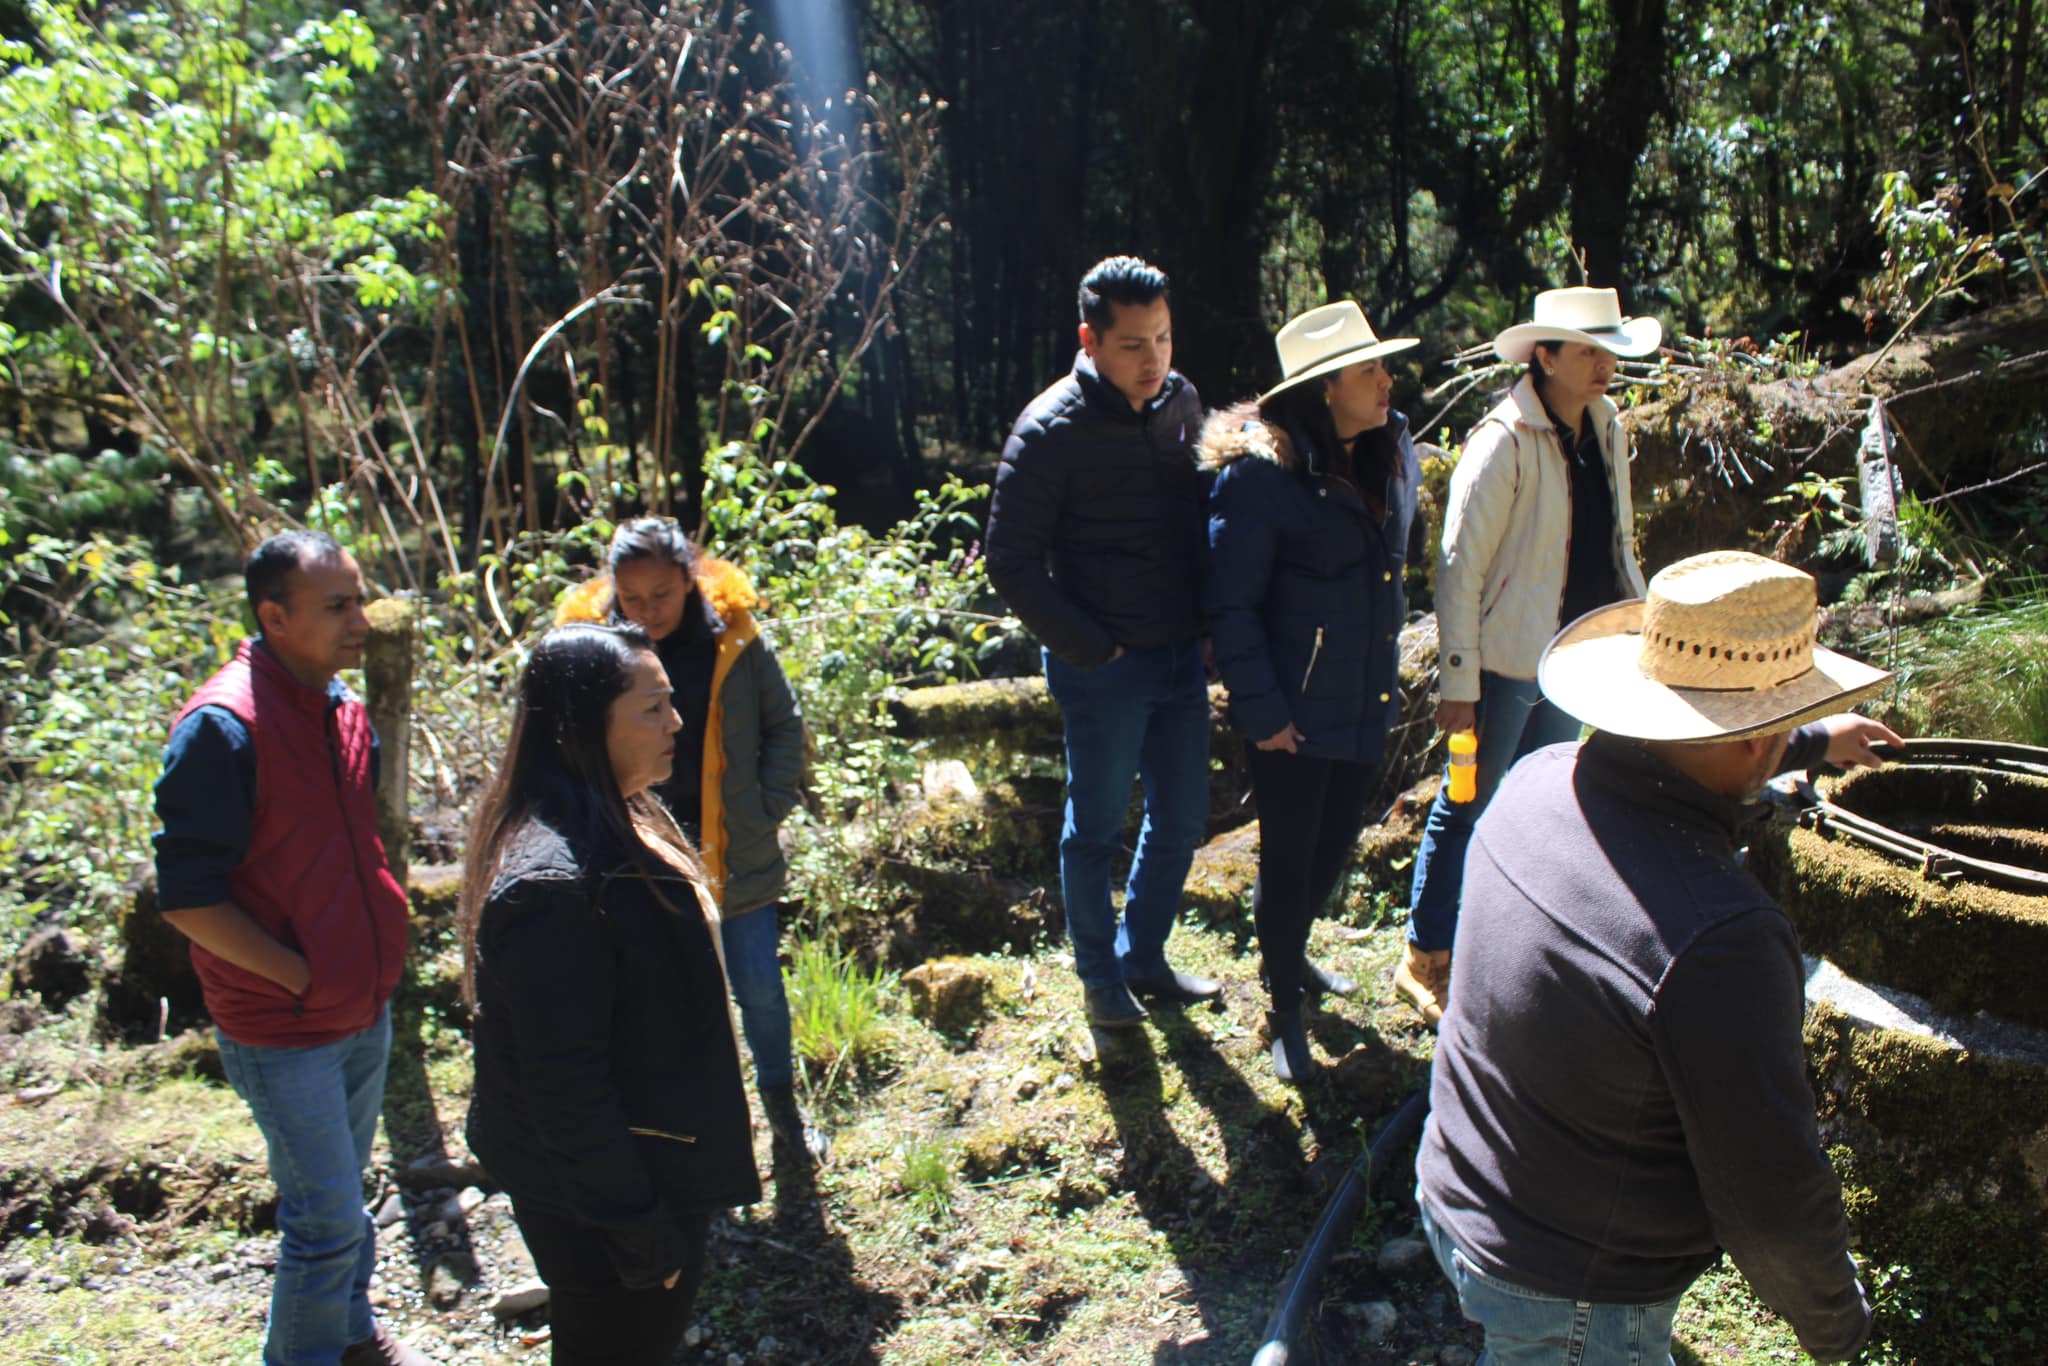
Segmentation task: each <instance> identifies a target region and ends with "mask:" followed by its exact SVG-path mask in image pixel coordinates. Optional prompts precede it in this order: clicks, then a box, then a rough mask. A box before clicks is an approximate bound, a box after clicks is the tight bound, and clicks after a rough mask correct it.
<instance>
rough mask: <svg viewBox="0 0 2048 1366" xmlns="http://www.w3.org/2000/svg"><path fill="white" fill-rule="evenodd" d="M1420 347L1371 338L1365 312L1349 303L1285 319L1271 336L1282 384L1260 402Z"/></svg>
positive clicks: (1415, 340)
mask: <svg viewBox="0 0 2048 1366" xmlns="http://www.w3.org/2000/svg"><path fill="white" fill-rule="evenodd" d="M1419 344H1420V342H1419V339H1418V338H1415V337H1396V338H1394V339H1393V340H1391V341H1381V340H1380V339H1379V338H1378V337H1376V336H1374V335H1373V330H1372V324H1371V323H1369V322H1367V321H1366V320H1365V310H1364V309H1362V308H1360V307H1359V306H1358V305H1357V304H1355V303H1353V302H1351V300H1349V299H1345V300H1342V301H1341V302H1338V303H1334V304H1324V305H1323V306H1322V307H1321V308H1311V309H1310V310H1309V311H1308V312H1306V313H1304V314H1302V315H1301V316H1300V317H1298V318H1290V319H1288V321H1287V325H1286V326H1284V327H1282V328H1281V329H1280V331H1279V332H1278V333H1276V334H1275V335H1274V337H1273V346H1274V349H1276V350H1277V351H1279V353H1280V374H1281V380H1280V382H1279V383H1278V384H1276V385H1274V386H1273V387H1272V388H1270V389H1268V390H1267V391H1266V392H1265V393H1263V394H1260V395H1259V402H1261V403H1264V402H1266V401H1267V400H1268V399H1270V398H1272V397H1273V395H1275V394H1278V393H1281V392H1284V391H1285V390H1288V389H1292V388H1293V387H1294V386H1295V385H1297V384H1301V383H1303V382H1305V381H1307V380H1312V379H1314V378H1316V377H1317V376H1318V375H1327V374H1329V373H1330V372H1331V371H1333V370H1342V369H1343V368H1344V367H1345V366H1347V365H1356V364H1358V363H1359V362H1360V361H1366V360H1376V359H1377V358H1379V357H1381V356H1391V355H1393V354H1394V352H1396V351H1406V350H1407V349H1408V348H1409V347H1411V346H1416V345H1419Z"/></svg>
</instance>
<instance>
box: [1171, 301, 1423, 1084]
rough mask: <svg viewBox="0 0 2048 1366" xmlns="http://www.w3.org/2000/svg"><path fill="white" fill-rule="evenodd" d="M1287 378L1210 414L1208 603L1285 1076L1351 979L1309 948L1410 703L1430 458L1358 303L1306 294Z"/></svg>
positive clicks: (1286, 356)
mask: <svg viewBox="0 0 2048 1366" xmlns="http://www.w3.org/2000/svg"><path fill="white" fill-rule="evenodd" d="M1275 341H1276V345H1277V347H1278V349H1279V352H1280V365H1281V369H1282V372H1283V378H1282V379H1281V381H1280V383H1279V384H1277V385H1275V386H1274V387H1273V388H1272V389H1270V390H1269V391H1267V392H1266V393H1265V394H1262V395H1261V396H1260V397H1259V399H1258V401H1257V402H1256V403H1255V404H1254V403H1244V404H1239V405H1238V406H1237V407H1235V408H1230V409H1227V410H1225V411H1223V412H1220V413H1217V414H1216V415H1215V416H1213V417H1211V418H1210V419H1209V422H1208V425H1207V426H1206V427H1205V428H1204V429H1203V432H1202V441H1201V458H1202V461H1203V463H1204V464H1205V465H1206V466H1207V467H1208V468H1210V469H1213V470H1215V471H1217V475H1216V481H1215V484H1214V487H1213V488H1212V490H1211V492H1210V496H1209V560H1208V566H1207V570H1206V573H1205V575H1204V580H1203V607H1204V610H1205V611H1206V613H1207V615H1208V619H1209V634H1210V638H1211V640H1212V642H1213V643H1214V645H1215V651H1216V668H1217V671H1218V672H1219V673H1221V674H1222V675H1223V682H1224V686H1225V687H1226V688H1228V689H1229V692H1230V721H1231V725H1232V727H1233V728H1235V729H1236V730H1237V731H1238V733H1239V734H1241V735H1243V736H1244V737H1245V738H1246V739H1247V740H1249V741H1250V742H1251V750H1250V758H1251V780H1252V797H1253V800H1254V801H1255V802H1256V803H1257V805H1258V812H1259V873H1258V881H1257V883H1256V884H1255V885H1254V887H1253V890H1252V919H1253V921H1254V922H1255V924H1256V925H1257V928H1258V935H1259V955H1260V960H1261V964H1262V969H1263V975H1264V977H1265V979H1266V987H1267V990H1268V991H1269V992H1270V993H1271V999H1272V1013H1271V1015H1270V1016H1269V1017H1268V1024H1269V1027H1270V1032H1271V1035H1272V1043H1273V1066H1274V1069H1275V1070H1276V1071H1277V1072H1278V1074H1279V1076H1280V1078H1281V1080H1283V1081H1290V1082H1293V1083H1295V1084H1297V1085H1298V1084H1300V1083H1302V1082H1305V1081H1306V1080H1307V1079H1308V1077H1309V1075H1310V1073H1311V1071H1312V1070H1313V1067H1314V1063H1313V1061H1312V1058H1311V1055H1310V1053H1309V1046H1308V1036H1307V1034H1306V1032H1305V1030H1304V1029H1303V1026H1302V1017H1301V1007H1302V1001H1303V997H1304V995H1305V994H1306V995H1310V996H1318V995H1321V994H1322V993H1324V992H1334V993H1336V994H1339V995H1350V994H1351V993H1353V992H1355V991H1356V990H1357V989H1358V988H1357V985H1356V983H1353V982H1350V981H1348V980H1345V979H1344V978H1342V977H1340V976H1338V975H1337V974H1335V973H1331V972H1328V971H1325V970H1324V969H1322V968H1319V967H1318V966H1317V965H1316V964H1314V963H1312V962H1310V961H1309V960H1308V958H1307V956H1306V955H1307V948H1308V937H1309V927H1310V925H1311V924H1312V923H1313V922H1314V920H1315V917H1316V914H1317V913H1318V912H1319V911H1320V910H1321V909H1322V907H1323V906H1324V904H1325V903H1327V902H1328V901H1329V899H1330V896H1331V894H1332V893H1333V892H1334V891H1335V890H1336V888H1337V883H1338V880H1339V879H1340V878H1341V877H1342V876H1343V873H1344V870H1345V868H1346V866H1347V865H1348V864H1349V863H1350V861H1351V856H1352V851H1353V850H1354V849H1355V848H1356V847H1357V844H1358V835H1359V832H1360V831H1361V830H1362V829H1364V827H1365V818H1366V803H1367V801H1368V800H1369V799H1370V797H1371V795H1372V779H1373V775H1374V772H1375V770H1376V769H1377V767H1378V765H1379V759H1380V752H1381V749H1382V747H1383V746H1384V744H1385V741H1386V735H1387V731H1388V730H1389V729H1390V728H1391V727H1392V725H1393V722H1394V719H1395V716H1396V715H1397V711H1398V702H1397V700H1396V699H1397V682H1396V676H1397V671H1398V664H1399V658H1400V633H1401V625H1402V622H1403V619H1404V617H1405V615H1406V608H1407V603H1406V598H1405V597H1404V594H1403V590H1402V583H1401V571H1402V568H1403V566H1404V565H1405V563H1406V560H1407V553H1408V535H1409V530H1410V528H1411V527H1412V526H1413V524H1414V521H1415V494H1416V488H1417V486H1418V485H1419V483H1420V479H1421V470H1420V466H1419V464H1418V462H1417V460H1416V457H1415V447H1414V445H1413V443H1411V442H1410V441H1409V439H1408V424H1407V420H1406V419H1405V418H1403V417H1402V416H1401V414H1399V413H1397V412H1395V411H1394V410H1393V406H1392V401H1391V399H1392V392H1393V380H1392V378H1391V377H1390V376H1389V375H1388V374H1387V371H1386V367H1385V365H1384V364H1383V363H1382V358H1384V357H1386V356H1388V355H1391V354H1393V353H1394V352H1397V351H1404V350H1406V349H1407V348H1409V347H1411V346H1414V345H1415V341H1414V339H1412V338H1404V339H1399V340H1392V341H1382V340H1380V339H1379V338H1378V337H1377V336H1376V335H1374V333H1373V330H1372V326H1371V324H1369V323H1368V322H1367V321H1366V318H1365V313H1364V311H1363V310H1362V309H1360V308H1359V306H1358V305H1357V304H1355V303H1351V302H1348V301H1346V302H1342V303H1334V304H1329V305H1326V306H1325V307H1322V308H1314V309H1310V310H1309V311H1308V312H1306V313H1304V314H1302V315H1301V316H1300V317H1298V318H1295V319H1293V320H1292V321H1290V322H1289V323H1288V324H1287V325H1286V326H1285V327H1283V328H1281V329H1280V332H1279V334H1278V336H1277V338H1276V339H1275Z"/></svg>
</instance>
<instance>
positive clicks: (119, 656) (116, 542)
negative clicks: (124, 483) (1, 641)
mask: <svg viewBox="0 0 2048 1366" xmlns="http://www.w3.org/2000/svg"><path fill="white" fill-rule="evenodd" d="M0 603H4V604H6V607H5V608H4V609H0V627H4V629H5V630H6V632H7V634H8V636H9V639H8V641H7V646H6V649H5V651H4V653H0V939H11V938H13V937H14V936H16V935H18V934H19V933H20V932H21V930H22V929H23V928H24V927H25V925H26V923H27V921H28V920H29V919H30V918H32V917H34V916H36V915H38V914H41V913H44V912H46V911H50V912H54V913H56V914H58V915H59V916H60V917H61V918H62V919H63V920H65V921H66V922H68V923H70V924H73V925H76V926H79V927H80V928H83V929H85V930H87V931H88V932H89V933H92V934H94V935H95V936H96V937H99V938H101V939H102V940H103V941H104V940H105V939H107V938H109V937H110V936H111V933H112V929H113V923H114V922H113V919H112V916H111V914H110V913H111V912H112V911H113V910H114V908H115V906H116V905H117V904H118V902H119V901H120V899H121V897H122V894H123V891H124V888H125V886H126V884H127V882H128V880H129V878H130V877H131V875H132V873H133V871H134V869H135V867H136V865H137V864H138V863H139V862H140V861H141V860H143V859H144V858H146V857H147V856H148V851H149V843H148V841H149V835H150V833H151V832H152V831H153V830H154V829H155V827H156V817H155V812H154V809H153V805H152V791H151V789H152V787H153V785H154V783H155V781H156V776H157V773H158V772H159V770H160V766H161V752H162V747H163V743H164V740H165V738H166V735H167V732H168V726H169V723H170V718H171V716H172V715H173V714H174V713H175V712H176V711H177V709H178V707H179V706H180V705H181V704H182V703H183V702H184V699H185V697H186V696H187V695H188V694H189V693H190V691H191V689H192V686H193V683H194V682H195V681H196V680H197V679H200V678H203V677H205V676H206V675H207V674H208V673H210V672H212V671H213V669H214V668H216V667H217V666H218V665H219V664H220V663H221V662H222V661H223V660H225V659H226V658H227V657H228V655H230V654H231V653H232V652H233V651H234V648H235V643H236V642H237V640H239V639H240V637H241V634H242V628H241V597H240V593H239V591H235V592H227V591H210V590H208V589H205V588H202V587H200V586H197V585H193V584H188V583H185V582H183V581H182V580H181V578H180V576H179V574H178V572H177V570H176V569H175V568H173V569H164V568H160V567H159V566H158V565H157V563H156V562H155V561H154V560H153V559H151V558H150V556H149V554H148V552H147V551H146V550H145V549H144V548H143V547H142V546H141V545H139V544H138V543H136V542H134V541H131V540H124V539H113V538H108V537H96V538H93V539H91V540H87V541H70V540H64V539H60V538H57V537H50V536H34V537H31V538H30V539H29V540H28V541H27V542H26V543H25V544H23V545H22V546H21V547H20V548H19V549H18V550H17V551H16V552H15V553H13V554H11V555H9V556H8V557H7V558H5V559H0Z"/></svg>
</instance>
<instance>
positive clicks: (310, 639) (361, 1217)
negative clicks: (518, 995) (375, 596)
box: [156, 531, 432, 1366]
mask: <svg viewBox="0 0 2048 1366" xmlns="http://www.w3.org/2000/svg"><path fill="white" fill-rule="evenodd" d="M244 578H245V582H246V585H247V588H248V594H249V605H250V607H251V609H252V610H253V611H254V612H255V615H256V621H257V624H258V625H259V626H260V628H261V632H262V633H261V635H260V636H258V638H257V639H255V640H249V641H244V642H242V645H241V648H240V649H238V650H237V651H236V652H235V657H234V658H233V659H232V660H230V661H229V662H228V663H227V664H226V665H225V666H223V667H222V668H221V670H220V671H219V672H218V673H216V674H214V676H213V677H212V678H209V679H208V680H207V681H206V682H205V683H204V684H202V685H201V686H200V688H199V690H198V691H197V692H196V693H194V694H193V695H192V699H191V700H190V701H189V702H187V703H186V704H185V707H184V709H183V710H182V711H180V712H179V713H178V716H177V719H176V721H174V722H173V723H172V728H171V738H170V744H169V746H168V747H167V748H166V750H165V752H164V774H163V777H162V778H161V779H160V780H159V781H158V783H157V787H156V808H157V816H158V818H159V819H160V820H162V822H163V830H162V831H161V832H160V833H159V834H158V835H157V837H156V866H157V888H158V897H159V903H160V904H161V906H162V907H163V911H164V918H165V919H166V920H168V921H169V922H170V923H171V924H172V925H173V926H174V927H176V928H177V929H178V930H179V931H180V932H181V933H183V934H184V935H185V936H186V937H187V938H189V939H190V940H191V941H192V966H193V968H194V970H195V971H196V972H197V973H198V975H199V982H200V986H201V988H202V989H203V991H204V993H205V997H206V1005H207V1009H208V1011H210V1012H211V1014H212V1015H213V1020H214V1025H215V1027H216V1030H217V1032H218V1034H219V1036H220V1051H221V1062H222V1064H223V1066H224V1067H225V1069H226V1072H227V1076H228V1080H229V1081H230V1082H231V1083H233V1085H234V1088H235V1091H236V1093H237V1094H239V1095H240V1096H241V1097H242V1099H243V1100H244V1101H245V1102H247V1104H248V1106H249V1109H250V1112H251V1113H252V1114H253V1115H254V1116H255V1118H256V1126H257V1128H258V1129H260V1130H261V1131H262V1133H263V1141H264V1143H265V1145H266V1146H267V1148H268V1150H269V1155H270V1172H271V1176H272V1177H273V1178H274V1179H275V1180H276V1182H277V1192H278V1207H277V1227H278V1232H279V1234H280V1235H281V1238H280V1247H279V1250H278V1259H277V1275H276V1279H275V1281H274V1283H273V1286H272V1290H271V1300H270V1329H269V1333H268V1335H267V1339H266V1341H265V1343H264V1349H263V1360H264V1361H265V1363H267V1364H268V1366H336V1364H337V1363H339V1366H432V1363H431V1362H429V1361H428V1359H427V1358H426V1357H424V1356H422V1355H421V1354H419V1353H418V1352H415V1351H413V1350H412V1349H411V1348H409V1347H406V1346H405V1345H404V1344H403V1343H400V1342H399V1341H398V1340H397V1339H396V1338H394V1337H392V1336H391V1335H390V1334H388V1333H387V1332H386V1331H385V1330H384V1329H383V1327H382V1326H381V1325H379V1324H378V1323H377V1322H376V1320H375V1318H374V1317H373V1316H372V1315H371V1313H370V1301H369V1287H370V1273H371V1272H372V1270H374V1268H375V1267H376V1264H377V1253H376V1227H375V1225H374V1223H373V1222H372V1220H371V1218H370V1216H369V1214H368V1213H367V1211H365V1210H364V1208H363V1168H364V1167H365V1166H366V1165H367V1164H368V1162H369V1160H370V1143H371V1140H372V1139H373V1138H374V1137H375V1135H376V1131H377V1114H378V1112H379V1111H380V1110H381V1109H382V1108H383V1102H384V1072H385V1065H386V1062H387V1060H388V1058H389V1056H390V1052H391V1012H390V1007H389V1001H390V998H391V992H392V988H394V987H395V986H396V985H397V984H398V973H399V967H400V965H401V963H402V962H403V960H404V957H405V939H406V901H405V893H404V892H403V891H402V890H401V889H400V888H399V885H398V882H397V880H396V879H395V878H393V877H392V875H391V870H390V868H389V867H388V866H386V864H385V861H384V846H383V844H382V842H381V841H379V839H378V838H377V810H376V799H375V788H376V770H377V737H376V735H375V733H374V732H373V731H372V730H371V727H370V718H369V713H368V712H367V711H366V710H365V709H364V707H363V704H362V702H361V701H360V700H359V699H358V698H357V697H356V695H355V694H354V693H352V692H350V691H349V689H348V688H347V686H346V685H344V684H343V683H342V682H341V680H340V679H339V678H337V677H336V675H337V674H338V673H339V672H340V671H341V670H342V669H346V668H354V667H356V666H358V665H360V664H361V663H362V654H363V642H364V639H365V638H366V637H367V635H368V634H369V621H368V620H367V618H365V616H364V615H363V576H362V573H361V572H360V571H359V570H358V569H357V568H356V562H355V561H354V560H353V559H352V558H350V556H349V555H348V554H347V552H345V551H344V550H342V548H341V547H340V546H339V545H337V544H336V543H335V542H334V540H333V538H331V537H329V536H326V535H323V534H321V533H319V532H310V531H293V532H286V533H285V534H283V535H280V536H273V537H271V538H270V539H269V540H267V541H265V542H264V543H263V544H262V545H260V546H258V547H257V548H256V552H255V553H254V554H253V555H251V556H250V557H249V563H248V566H247V568H246V570H245V574H244Z"/></svg>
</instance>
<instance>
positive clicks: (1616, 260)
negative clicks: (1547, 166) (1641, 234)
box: [1572, 0, 1671, 284]
mask: <svg viewBox="0 0 2048 1366" xmlns="http://www.w3.org/2000/svg"><path fill="white" fill-rule="evenodd" d="M1667 5H1668V0H1609V5H1608V18H1609V20H1610V21H1611V23H1612V25H1613V32H1614V51H1613V53H1612V54H1611V56H1610V57H1609V59H1608V61H1607V64H1606V71H1605V72H1604V73H1603V74H1602V76H1601V78H1600V84H1599V87H1598V89H1597V91H1596V92H1595V93H1594V94H1593V96H1592V98H1590V99H1588V100H1583V101H1581V103H1580V119H1579V128H1578V133H1577V137H1576V138H1575V139H1574V140H1575V142H1576V144H1577V155H1576V157H1575V169H1574V171H1573V174H1572V240H1573V241H1574V242H1575V243H1576V244H1577V246H1578V249H1579V250H1580V251H1581V252H1583V253H1584V254H1585V261H1586V275H1587V278H1588V279H1589V280H1592V281H1596V282H1599V283H1602V284H1617V283H1625V282H1627V281H1628V268H1629V262H1628V261H1627V259H1626V256H1627V250H1628V230H1629V218H1630V207H1631V200H1632V197H1633V195H1632V192H1633V189H1634V185H1635V172H1636V163H1637V162H1638V161H1640V160H1641V159H1642V155H1643V150H1644V148H1646V147H1648V146H1649V142H1650V129H1651V127H1652V125H1653V124H1654V123H1655V122H1656V120H1657V118H1658V117H1659V116H1660V115H1661V114H1663V113H1664V112H1665V111H1666V110H1667V109H1668V108H1669V107H1670V89H1671V84H1670V71H1669V69H1668V67H1667V64H1666V63H1667V58H1666V52H1665V49H1666V43H1665V24H1666V20H1667V18H1668V11H1667Z"/></svg>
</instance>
